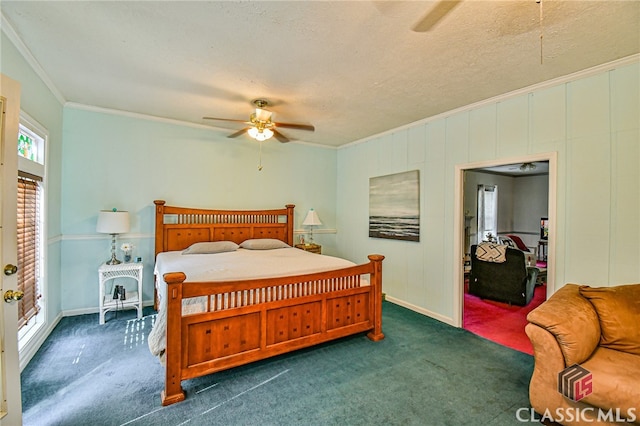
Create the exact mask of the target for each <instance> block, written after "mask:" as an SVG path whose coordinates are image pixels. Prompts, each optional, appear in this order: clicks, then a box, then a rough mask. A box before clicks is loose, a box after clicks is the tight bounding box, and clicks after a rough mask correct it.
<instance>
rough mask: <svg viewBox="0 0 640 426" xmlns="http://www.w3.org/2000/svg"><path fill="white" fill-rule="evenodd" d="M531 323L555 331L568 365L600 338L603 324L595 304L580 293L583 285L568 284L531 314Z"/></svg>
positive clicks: (588, 351) (585, 354) (587, 352)
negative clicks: (600, 322)
mask: <svg viewBox="0 0 640 426" xmlns="http://www.w3.org/2000/svg"><path fill="white" fill-rule="evenodd" d="M527 320H528V321H529V322H530V323H533V324H535V325H538V326H540V327H542V328H544V329H545V330H547V331H548V332H549V333H551V334H553V335H554V336H555V338H556V340H557V341H558V344H559V345H560V349H561V350H562V355H564V360H565V365H573V364H580V363H582V362H583V361H585V360H586V359H587V358H589V357H590V356H591V354H592V353H593V351H594V350H595V349H596V347H597V346H598V343H599V341H600V324H599V322H598V315H597V314H596V311H595V309H594V308H593V305H591V303H589V301H587V299H585V298H583V297H580V293H579V286H578V285H576V284H566V285H565V286H564V287H562V288H560V289H559V290H558V291H556V292H555V293H554V294H553V295H551V297H550V298H549V299H548V300H547V301H546V302H544V303H543V304H542V305H540V306H538V307H537V308H536V309H534V310H533V311H531V312H529V314H528V315H527Z"/></svg>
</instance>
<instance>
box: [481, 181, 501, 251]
mask: <svg viewBox="0 0 640 426" xmlns="http://www.w3.org/2000/svg"><path fill="white" fill-rule="evenodd" d="M489 234H491V236H492V237H493V238H497V235H498V186H497V185H478V244H479V243H481V242H482V241H487V240H489V238H488V235H489Z"/></svg>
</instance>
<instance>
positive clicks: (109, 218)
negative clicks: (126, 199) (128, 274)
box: [96, 208, 129, 265]
mask: <svg viewBox="0 0 640 426" xmlns="http://www.w3.org/2000/svg"><path fill="white" fill-rule="evenodd" d="M96 232H101V233H103V234H111V259H109V260H107V262H106V263H107V265H117V264H119V263H122V262H121V261H119V260H118V259H116V235H117V234H123V233H125V232H129V212H125V211H119V210H117V209H115V208H114V209H113V210H102V211H101V212H100V214H99V215H98V224H97V225H96Z"/></svg>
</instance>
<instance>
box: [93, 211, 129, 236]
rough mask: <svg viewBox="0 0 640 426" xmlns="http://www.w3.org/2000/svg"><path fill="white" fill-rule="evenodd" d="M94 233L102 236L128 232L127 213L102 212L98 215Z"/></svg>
mask: <svg viewBox="0 0 640 426" xmlns="http://www.w3.org/2000/svg"><path fill="white" fill-rule="evenodd" d="M96 232H101V233H104V234H122V233H125V232H129V212H122V211H112V210H102V211H101V212H100V214H99V215H98V224H97V225H96Z"/></svg>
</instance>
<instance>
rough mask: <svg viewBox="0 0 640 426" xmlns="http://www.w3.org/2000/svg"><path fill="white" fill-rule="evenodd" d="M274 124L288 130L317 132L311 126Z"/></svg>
mask: <svg viewBox="0 0 640 426" xmlns="http://www.w3.org/2000/svg"><path fill="white" fill-rule="evenodd" d="M273 124H275V125H276V126H277V127H285V128H287V129H299V130H309V131H311V132H313V131H314V130H316V128H315V127H313V126H312V125H311V124H295V123H280V122H276V123H273Z"/></svg>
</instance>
